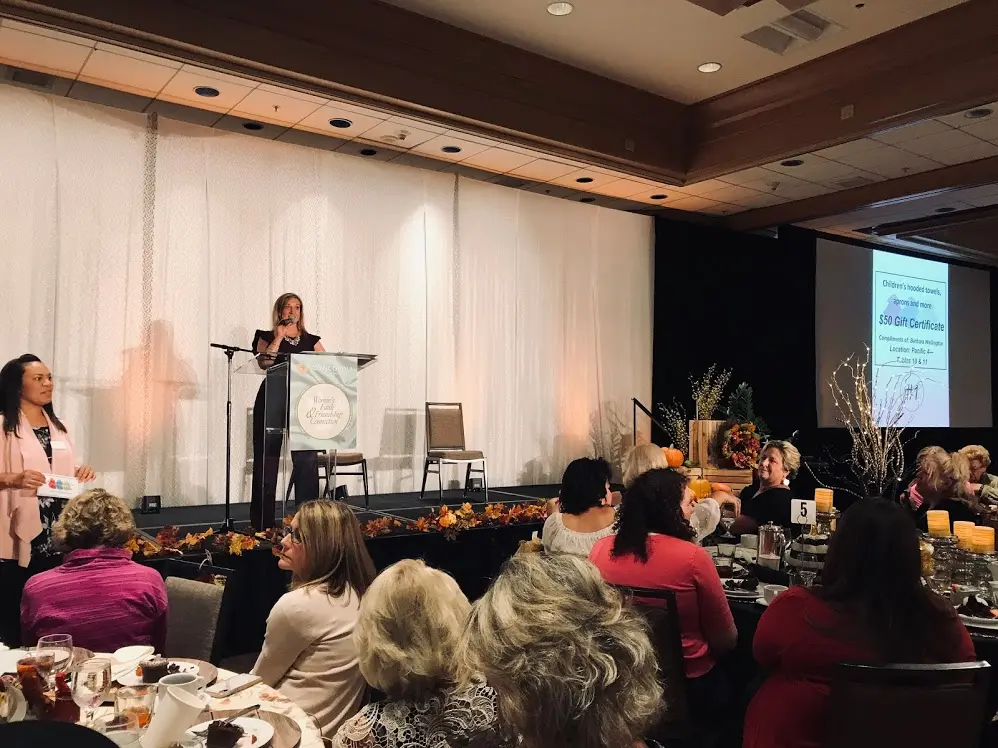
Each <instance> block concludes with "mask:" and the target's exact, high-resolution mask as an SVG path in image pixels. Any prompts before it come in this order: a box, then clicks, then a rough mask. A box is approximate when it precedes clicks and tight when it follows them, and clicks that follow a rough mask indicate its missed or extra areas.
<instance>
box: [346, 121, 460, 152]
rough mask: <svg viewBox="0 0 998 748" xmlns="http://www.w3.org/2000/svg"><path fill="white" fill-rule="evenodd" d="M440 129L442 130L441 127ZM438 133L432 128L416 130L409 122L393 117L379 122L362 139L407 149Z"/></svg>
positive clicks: (430, 138)
mask: <svg viewBox="0 0 998 748" xmlns="http://www.w3.org/2000/svg"><path fill="white" fill-rule="evenodd" d="M440 129H441V131H442V128H440ZM439 134H440V133H438V132H436V131H434V130H425V129H424V130H418V129H416V128H415V127H412V126H411V125H409V124H405V123H401V122H399V121H398V120H397V119H396V118H394V117H393V118H391V119H388V120H385V121H384V122H379V123H378V124H377V125H375V126H374V127H372V128H371V129H370V130H368V131H367V132H365V133H364V139H365V140H373V141H377V142H381V143H384V144H386V145H390V146H391V147H393V148H402V149H409V148H415V147H416V146H417V145H419V144H420V143H425V142H426V141H427V140H432V139H433V138H435V137H436V136H437V135H439ZM386 138H387V140H386Z"/></svg>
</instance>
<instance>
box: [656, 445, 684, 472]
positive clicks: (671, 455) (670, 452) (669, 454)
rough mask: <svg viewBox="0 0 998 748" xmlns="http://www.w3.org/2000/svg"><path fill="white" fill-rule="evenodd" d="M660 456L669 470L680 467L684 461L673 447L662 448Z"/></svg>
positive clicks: (681, 454)
mask: <svg viewBox="0 0 998 748" xmlns="http://www.w3.org/2000/svg"><path fill="white" fill-rule="evenodd" d="M662 454H664V455H665V461H666V462H667V463H668V465H669V467H671V468H677V467H682V464H683V460H685V459H686V458H685V457H684V456H683V453H682V452H680V451H679V450H678V449H676V448H675V447H662Z"/></svg>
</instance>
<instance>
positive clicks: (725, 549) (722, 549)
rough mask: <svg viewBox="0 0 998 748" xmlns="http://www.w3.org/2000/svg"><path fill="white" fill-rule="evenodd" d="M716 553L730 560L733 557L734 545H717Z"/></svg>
mask: <svg viewBox="0 0 998 748" xmlns="http://www.w3.org/2000/svg"><path fill="white" fill-rule="evenodd" d="M717 552H718V553H720V554H721V556H723V557H724V558H732V557H733V556H734V555H735V545H734V543H718V544H717Z"/></svg>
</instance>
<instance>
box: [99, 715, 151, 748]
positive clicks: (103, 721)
mask: <svg viewBox="0 0 998 748" xmlns="http://www.w3.org/2000/svg"><path fill="white" fill-rule="evenodd" d="M91 727H92V728H93V729H94V730H96V731H97V732H99V733H103V734H104V735H107V737H108V739H110V740H111V742H112V743H114V744H115V745H117V746H121V748H125V747H126V746H128V747H129V748H131V747H133V746H138V745H139V738H140V737H141V733H140V732H139V718H138V717H136V716H135V715H134V714H105V715H104V716H103V717H98V718H97V719H95V720H94V723H93V725H91Z"/></svg>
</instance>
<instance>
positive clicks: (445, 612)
mask: <svg viewBox="0 0 998 748" xmlns="http://www.w3.org/2000/svg"><path fill="white" fill-rule="evenodd" d="M470 609H471V606H470V604H469V603H468V598H466V597H465V596H464V593H463V592H461V590H460V588H459V587H458V586H457V583H456V582H455V581H454V580H453V579H452V578H451V577H449V576H447V575H446V574H444V573H443V572H440V571H437V570H436V569H431V568H429V567H428V566H426V565H425V564H424V563H423V562H422V561H417V560H412V559H406V560H404V561H399V562H398V563H396V564H393V565H392V566H389V567H388V568H387V569H385V570H384V571H383V572H382V573H381V574H380V575H379V576H378V577H377V579H375V580H374V583H373V584H372V585H371V587H370V588H369V589H368V591H367V593H366V594H365V595H364V597H363V599H362V600H361V604H360V618H359V620H358V622H357V628H356V630H355V631H354V641H355V642H356V645H357V651H358V652H359V653H360V670H361V672H362V673H363V674H364V677H365V678H366V679H367V682H368V683H369V684H370V685H371V686H373V687H374V688H376V689H378V690H379V691H382V692H384V693H385V694H386V695H387V696H388V698H387V699H386V700H385V701H382V702H379V703H375V704H368V705H367V706H366V707H364V708H363V709H362V710H361V711H360V713H358V714H357V715H356V716H355V717H353V718H352V719H350V720H348V721H347V722H345V723H344V724H343V725H342V726H341V727H340V729H339V730H338V731H337V733H336V736H335V737H334V738H333V746H334V748H402V747H403V746H404V747H405V748H456V747H457V746H469V745H473V746H475V748H479V747H481V748H488V747H490V746H498V745H501V740H500V737H499V734H498V731H497V729H496V698H495V693H494V692H493V690H492V689H491V688H489V686H487V685H485V683H484V682H483V681H482V680H481V679H480V678H477V677H475V676H474V675H473V674H472V673H470V672H467V671H466V669H465V668H464V667H463V666H462V665H461V664H460V663H459V662H458V658H457V648H458V642H459V640H460V637H461V633H462V630H463V627H464V624H465V621H466V620H467V618H468V612H469V611H470Z"/></svg>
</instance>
